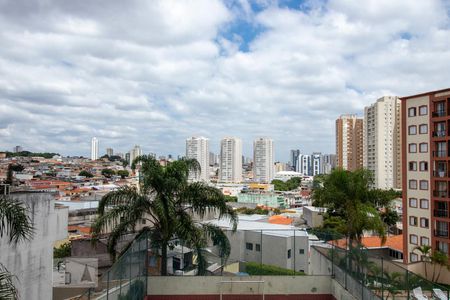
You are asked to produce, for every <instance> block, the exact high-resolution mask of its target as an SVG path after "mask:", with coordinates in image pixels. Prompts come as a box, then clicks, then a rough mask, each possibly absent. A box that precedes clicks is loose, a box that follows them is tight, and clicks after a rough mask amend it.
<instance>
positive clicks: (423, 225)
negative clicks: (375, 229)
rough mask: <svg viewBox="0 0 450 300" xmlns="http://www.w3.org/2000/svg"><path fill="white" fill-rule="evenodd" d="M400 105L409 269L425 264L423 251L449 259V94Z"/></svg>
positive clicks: (405, 253) (407, 100)
mask: <svg viewBox="0 0 450 300" xmlns="http://www.w3.org/2000/svg"><path fill="white" fill-rule="evenodd" d="M400 100H401V107H402V108H401V113H402V173H403V174H404V176H403V177H402V189H403V238H404V241H403V245H404V249H403V259H404V261H405V263H409V262H414V261H418V260H420V253H419V252H418V251H417V250H414V249H415V247H416V246H419V245H430V246H431V247H432V249H435V250H436V249H437V250H440V251H442V252H444V253H446V254H447V255H449V254H450V252H449V243H450V236H449V226H450V210H449V208H450V194H449V191H450V189H449V188H450V173H449V167H450V165H449V164H450V162H449V160H450V152H449V143H450V130H449V124H450V109H449V108H450V88H448V89H445V90H440V91H434V92H428V93H423V94H419V95H414V96H408V97H403V98H400Z"/></svg>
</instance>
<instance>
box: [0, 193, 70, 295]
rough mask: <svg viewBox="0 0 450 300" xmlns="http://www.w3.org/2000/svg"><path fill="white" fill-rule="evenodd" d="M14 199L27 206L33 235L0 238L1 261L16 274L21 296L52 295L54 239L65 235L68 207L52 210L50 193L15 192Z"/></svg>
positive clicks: (52, 201) (53, 208) (12, 195)
mask: <svg viewBox="0 0 450 300" xmlns="http://www.w3.org/2000/svg"><path fill="white" fill-rule="evenodd" d="M11 197H12V198H13V199H16V200H18V201H21V202H23V203H25V205H27V206H28V207H29V211H30V217H31V220H32V222H33V226H34V231H35V233H34V237H33V239H32V240H30V241H27V242H21V243H19V244H17V245H10V244H9V243H8V241H7V239H6V237H3V238H2V239H1V240H0V262H1V263H3V264H4V265H5V267H6V268H7V269H8V270H9V271H10V272H11V273H12V274H14V275H16V276H17V279H18V280H17V281H16V287H17V288H18V290H19V293H20V298H21V299H52V270H53V243H54V242H55V241H56V240H59V239H63V238H66V237H67V216H68V210H67V209H65V208H59V209H56V210H55V204H54V199H53V195H52V194H50V193H37V192H34V193H15V194H11Z"/></svg>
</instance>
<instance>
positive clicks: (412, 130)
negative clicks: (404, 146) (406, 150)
mask: <svg viewBox="0 0 450 300" xmlns="http://www.w3.org/2000/svg"><path fill="white" fill-rule="evenodd" d="M408 134H409V135H414V134H417V127H416V125H411V126H409V127H408Z"/></svg>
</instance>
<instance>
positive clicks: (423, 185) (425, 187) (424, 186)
mask: <svg viewBox="0 0 450 300" xmlns="http://www.w3.org/2000/svg"><path fill="white" fill-rule="evenodd" d="M420 189H421V190H428V180H421V181H420Z"/></svg>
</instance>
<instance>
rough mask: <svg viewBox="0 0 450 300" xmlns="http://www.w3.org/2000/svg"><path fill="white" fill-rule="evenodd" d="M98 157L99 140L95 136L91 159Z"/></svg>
mask: <svg viewBox="0 0 450 300" xmlns="http://www.w3.org/2000/svg"><path fill="white" fill-rule="evenodd" d="M97 159H98V140H97V138H96V137H93V138H92V140H91V160H97Z"/></svg>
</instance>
